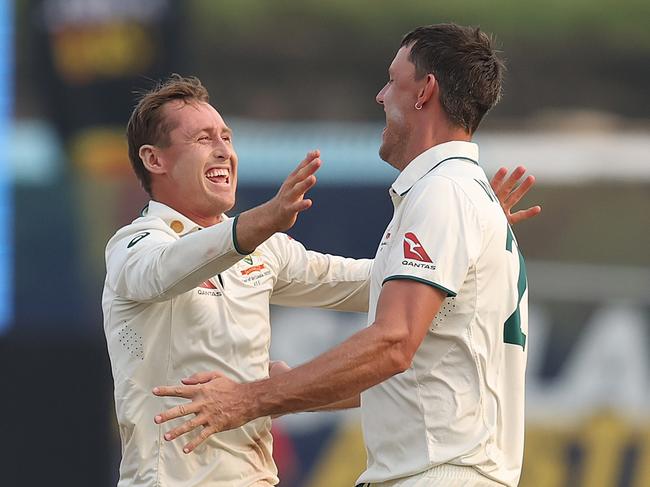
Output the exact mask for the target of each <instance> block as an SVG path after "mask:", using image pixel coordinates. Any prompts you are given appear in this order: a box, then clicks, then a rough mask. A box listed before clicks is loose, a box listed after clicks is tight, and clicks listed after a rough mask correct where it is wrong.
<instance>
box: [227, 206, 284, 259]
mask: <svg viewBox="0 0 650 487" xmlns="http://www.w3.org/2000/svg"><path fill="white" fill-rule="evenodd" d="M276 220H277V218H275V215H274V214H273V206H272V205H270V204H269V203H268V202H267V203H264V204H262V205H260V206H256V207H255V208H252V209H250V210H247V211H245V212H243V213H241V214H240V215H239V216H238V217H237V222H236V223H237V224H236V226H235V227H234V228H233V232H235V233H234V235H235V237H234V240H235V246H236V247H237V250H238V251H239V252H240V253H242V254H248V253H250V252H252V251H253V250H255V249H256V248H257V246H258V245H260V244H261V243H263V242H265V241H266V240H267V239H268V238H270V237H271V236H272V235H273V234H274V233H275V232H278V231H280V230H281V228H280V227H279V225H277V224H276V223H275V222H276Z"/></svg>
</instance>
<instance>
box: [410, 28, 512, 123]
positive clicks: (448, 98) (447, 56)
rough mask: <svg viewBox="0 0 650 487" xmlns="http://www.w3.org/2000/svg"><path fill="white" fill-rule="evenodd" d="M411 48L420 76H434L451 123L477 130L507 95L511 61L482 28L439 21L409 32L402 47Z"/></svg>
mask: <svg viewBox="0 0 650 487" xmlns="http://www.w3.org/2000/svg"><path fill="white" fill-rule="evenodd" d="M408 46H411V52H410V55H409V60H410V61H411V62H412V63H413V64H415V70H416V77H417V78H418V79H419V78H422V77H423V76H426V75H427V74H433V75H434V76H435V78H436V81H437V82H438V86H439V87H440V103H441V104H442V108H443V110H444V111H445V113H446V114H447V116H448V117H449V119H450V120H451V122H452V123H454V124H455V125H458V126H460V127H463V128H464V129H465V130H467V131H468V132H469V133H470V134H471V133H474V132H475V131H476V129H477V128H478V126H479V124H480V122H481V120H482V119H483V116H484V115H485V114H486V113H487V112H488V110H489V109H490V108H492V107H493V106H494V105H496V104H497V102H498V101H499V99H500V98H501V90H502V88H501V84H502V81H503V73H504V71H505V65H504V63H503V61H502V60H501V59H499V57H498V56H497V53H496V51H495V49H494V47H493V42H492V39H491V38H490V36H488V35H487V34H486V33H485V32H482V31H481V30H480V29H479V28H478V27H465V26H461V25H457V24H452V23H449V24H435V25H427V26H423V27H418V28H416V29H414V30H412V31H411V32H409V33H408V34H406V35H405V36H404V38H403V39H402V44H401V47H408Z"/></svg>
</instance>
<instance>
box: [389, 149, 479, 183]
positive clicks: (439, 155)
mask: <svg viewBox="0 0 650 487" xmlns="http://www.w3.org/2000/svg"><path fill="white" fill-rule="evenodd" d="M449 159H464V160H467V161H471V162H473V163H474V164H476V165H478V145H476V144H474V143H473V142H463V141H460V140H453V141H451V142H445V143H444V144H439V145H435V146H433V147H431V148H430V149H427V150H426V151H424V152H423V153H422V154H420V155H419V156H417V157H416V158H415V159H413V160H412V161H411V162H410V163H409V164H408V166H406V167H405V168H404V169H403V170H402V172H401V173H400V174H399V176H397V179H396V180H395V182H394V183H393V184H392V185H391V189H392V191H393V192H394V193H395V194H397V195H400V196H403V195H404V194H405V193H407V192H408V191H409V190H410V189H411V188H412V187H413V185H414V184H415V183H416V182H417V181H419V180H420V179H422V178H423V177H424V175H425V174H427V173H429V172H431V171H433V170H434V169H435V168H436V167H438V166H439V165H440V164H442V163H443V162H444V161H446V160H449Z"/></svg>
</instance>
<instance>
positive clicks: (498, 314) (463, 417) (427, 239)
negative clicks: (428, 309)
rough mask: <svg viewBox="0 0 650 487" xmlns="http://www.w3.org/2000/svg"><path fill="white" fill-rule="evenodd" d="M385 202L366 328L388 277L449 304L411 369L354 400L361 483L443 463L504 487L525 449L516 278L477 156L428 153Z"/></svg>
mask: <svg viewBox="0 0 650 487" xmlns="http://www.w3.org/2000/svg"><path fill="white" fill-rule="evenodd" d="M390 194H391V197H392V200H393V203H394V206H395V212H394V216H393V219H392V221H391V222H390V224H389V225H388V227H387V229H386V231H385V233H384V235H383V238H382V240H381V242H380V244H379V248H378V249H377V254H376V257H375V262H374V265H373V269H372V275H371V289H370V311H369V313H368V323H369V324H371V323H372V322H373V321H374V319H375V308H376V306H377V300H378V298H379V293H380V292H381V287H382V285H383V283H384V282H386V281H388V280H391V279H413V280H416V281H419V282H422V283H425V284H428V285H431V286H434V287H436V288H439V289H441V290H443V291H445V292H446V293H447V295H448V297H447V298H446V299H445V300H444V301H443V304H442V307H441V309H440V311H439V313H438V314H437V315H436V317H435V319H434V320H433V322H432V323H431V325H430V328H429V332H428V333H427V335H426V336H425V338H424V341H423V342H422V344H421V345H420V347H419V349H418V350H417V352H416V354H415V357H414V359H413V363H412V365H411V367H410V368H409V369H408V370H406V371H405V372H403V373H401V374H398V375H395V376H393V377H391V378H390V379H388V380H386V381H385V382H383V383H381V384H378V385H377V386H375V387H372V388H370V389H368V390H367V391H365V392H364V393H363V394H362V399H361V408H362V423H363V433H364V438H365V443H366V448H367V453H368V467H367V470H366V471H365V472H364V473H363V474H362V475H361V477H360V478H359V482H381V481H386V480H390V479H396V478H401V477H405V476H409V475H413V474H416V473H418V472H422V471H424V470H427V469H429V468H431V467H433V466H436V465H440V464H445V463H447V464H453V465H461V466H472V467H473V468H475V469H476V470H477V471H478V472H480V473H481V474H483V475H485V476H486V477H489V478H490V479H493V480H496V481H498V482H500V483H502V484H504V485H507V486H512V487H514V486H516V485H517V482H518V479H519V475H520V471H521V464H522V456H523V442H524V373H525V367H526V351H525V350H526V348H525V338H526V334H527V319H528V311H527V283H526V272H525V267H524V262H523V258H521V257H520V253H519V251H518V248H517V243H516V241H515V239H514V236H513V234H512V231H511V230H510V227H509V226H508V223H507V221H506V218H505V215H504V214H503V211H502V209H501V206H500V204H499V202H498V200H497V198H496V196H495V195H494V194H493V192H492V190H491V188H490V184H489V182H488V180H487V178H486V176H485V173H484V172H483V170H482V169H481V168H480V167H479V165H478V147H477V146H476V145H475V144H472V143H469V142H448V143H445V144H440V145H438V146H435V147H433V148H431V149H429V150H427V151H426V152H424V153H423V154H421V155H419V156H418V157H416V158H415V159H414V160H413V161H411V163H410V164H409V165H408V166H407V167H406V168H405V169H404V170H403V171H402V172H401V174H400V175H399V177H398V178H397V180H396V181H395V182H394V183H393V185H392V187H391V191H390Z"/></svg>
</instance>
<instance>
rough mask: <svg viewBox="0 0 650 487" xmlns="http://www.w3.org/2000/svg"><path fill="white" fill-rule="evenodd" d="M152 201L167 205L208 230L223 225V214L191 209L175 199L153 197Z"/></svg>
mask: <svg viewBox="0 0 650 487" xmlns="http://www.w3.org/2000/svg"><path fill="white" fill-rule="evenodd" d="M152 199H153V200H154V201H157V202H158V203H162V204H163V205H167V206H169V207H170V208H172V209H173V210H175V211H177V212H179V213H180V214H181V215H183V216H185V217H187V218H189V219H190V220H192V221H193V222H194V223H196V224H197V225H199V226H200V227H203V228H207V227H211V226H212V225H216V224H217V223H221V221H222V220H223V218H222V214H223V212H216V213H208V212H203V211H200V210H197V209H196V208H190V207H189V206H187V205H184V204H183V202H181V201H179V200H177V199H174V198H165V197H164V196H159V195H156V196H153V197H152Z"/></svg>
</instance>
